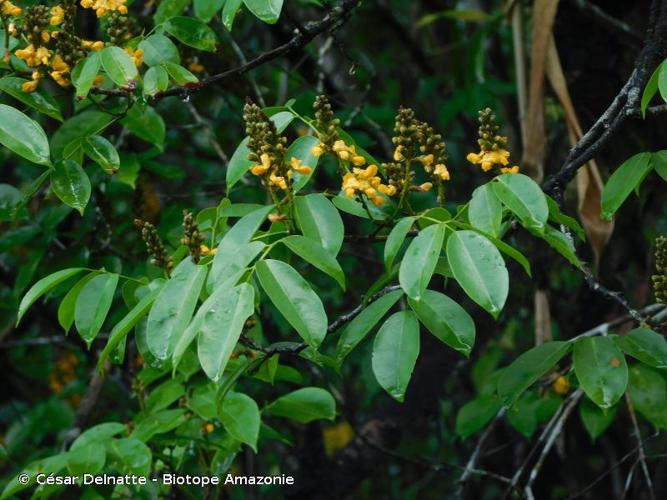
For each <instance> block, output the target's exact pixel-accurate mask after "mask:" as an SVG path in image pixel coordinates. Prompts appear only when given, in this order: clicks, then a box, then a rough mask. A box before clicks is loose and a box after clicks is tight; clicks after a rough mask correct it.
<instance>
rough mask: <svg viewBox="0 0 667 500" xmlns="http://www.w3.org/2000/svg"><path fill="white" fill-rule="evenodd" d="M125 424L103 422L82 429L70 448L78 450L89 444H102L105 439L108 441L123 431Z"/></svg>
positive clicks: (125, 427)
mask: <svg viewBox="0 0 667 500" xmlns="http://www.w3.org/2000/svg"><path fill="white" fill-rule="evenodd" d="M126 429H127V426H126V425H125V424H121V423H120V422H105V423H103V424H98V425H96V426H94V427H91V428H90V429H86V430H85V431H83V432H82V433H81V434H80V435H79V437H77V438H76V439H75V440H74V442H73V443H72V446H71V447H70V450H78V449H79V448H83V447H85V446H88V445H90V444H93V443H96V444H98V445H99V444H101V443H102V444H103V443H104V442H105V441H108V440H109V439H110V438H112V437H114V436H115V435H117V434H120V433H121V432H123V431H125V430H126Z"/></svg>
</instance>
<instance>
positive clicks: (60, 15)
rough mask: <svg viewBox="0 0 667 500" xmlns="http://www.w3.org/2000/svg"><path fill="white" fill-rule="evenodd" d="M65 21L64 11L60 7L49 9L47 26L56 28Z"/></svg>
mask: <svg viewBox="0 0 667 500" xmlns="http://www.w3.org/2000/svg"><path fill="white" fill-rule="evenodd" d="M64 20H65V11H64V9H63V8H62V7H61V6H60V5H56V6H55V7H52V8H51V19H50V20H49V24H50V25H51V26H58V25H59V24H62V22H63V21H64Z"/></svg>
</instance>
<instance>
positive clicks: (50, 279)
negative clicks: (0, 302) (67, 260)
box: [16, 267, 84, 325]
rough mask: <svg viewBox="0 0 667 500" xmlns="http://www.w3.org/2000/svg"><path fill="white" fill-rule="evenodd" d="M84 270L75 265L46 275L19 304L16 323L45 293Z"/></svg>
mask: <svg viewBox="0 0 667 500" xmlns="http://www.w3.org/2000/svg"><path fill="white" fill-rule="evenodd" d="M81 271H84V269H83V268H81V267H73V268H71V269H63V270H62V271H56V272H55V273H53V274H49V275H48V276H45V277H44V278H42V279H41V280H39V281H38V282H37V283H35V284H34V285H32V286H31V287H30V290H28V291H27V292H26V294H25V295H24V296H23V298H22V299H21V303H20V304H19V311H18V317H17V319H16V324H17V325H18V324H19V322H20V321H21V318H22V317H23V315H24V314H25V313H26V311H27V310H28V308H29V307H30V306H31V305H33V304H34V303H35V301H36V300H37V299H38V298H40V297H41V296H42V295H44V294H45V293H47V292H49V291H50V290H51V289H53V288H54V287H56V286H57V285H59V284H60V283H62V282H63V281H65V280H66V279H68V278H71V277H72V276H74V275H75V274H78V273H80V272H81Z"/></svg>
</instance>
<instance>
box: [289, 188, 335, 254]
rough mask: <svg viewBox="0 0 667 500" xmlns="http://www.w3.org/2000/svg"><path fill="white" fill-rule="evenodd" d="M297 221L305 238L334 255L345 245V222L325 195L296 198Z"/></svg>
mask: <svg viewBox="0 0 667 500" xmlns="http://www.w3.org/2000/svg"><path fill="white" fill-rule="evenodd" d="M294 206H295V208H296V220H297V223H298V224H299V228H300V229H301V232H302V233H303V235H304V236H306V237H307V238H312V239H314V240H315V241H317V242H319V243H320V244H321V245H322V246H323V247H324V248H325V250H327V251H328V252H329V253H331V254H332V255H334V256H336V255H338V252H339V250H340V247H341V246H342V244H343V237H344V235H345V228H344V227H343V220H342V219H341V217H340V214H339V213H338V210H336V207H334V206H333V205H332V204H331V202H330V201H329V200H328V199H327V198H326V196H324V195H323V194H319V193H317V194H309V195H306V196H297V197H296V198H294Z"/></svg>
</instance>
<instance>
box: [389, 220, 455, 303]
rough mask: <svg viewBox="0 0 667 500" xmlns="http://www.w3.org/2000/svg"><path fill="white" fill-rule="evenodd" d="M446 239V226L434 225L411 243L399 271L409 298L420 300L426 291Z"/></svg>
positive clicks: (400, 280)
mask: <svg viewBox="0 0 667 500" xmlns="http://www.w3.org/2000/svg"><path fill="white" fill-rule="evenodd" d="M444 238H445V225H444V224H433V225H431V226H428V227H427V228H426V229H422V230H421V231H420V232H419V234H418V235H417V237H416V238H415V239H413V240H412V241H411V242H410V245H409V246H408V248H407V250H406V251H405V255H404V256H403V260H402V261H401V267H400V268H399V271H398V281H399V282H400V284H401V287H402V288H403V290H404V291H405V294H406V295H407V296H408V297H410V298H413V299H415V300H419V299H420V298H421V296H422V294H423V293H424V290H426V287H427V286H428V284H429V282H430V281H431V277H432V276H433V272H434V271H435V266H436V265H437V263H438V257H439V256H440V251H441V250H442V242H443V240H444Z"/></svg>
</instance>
